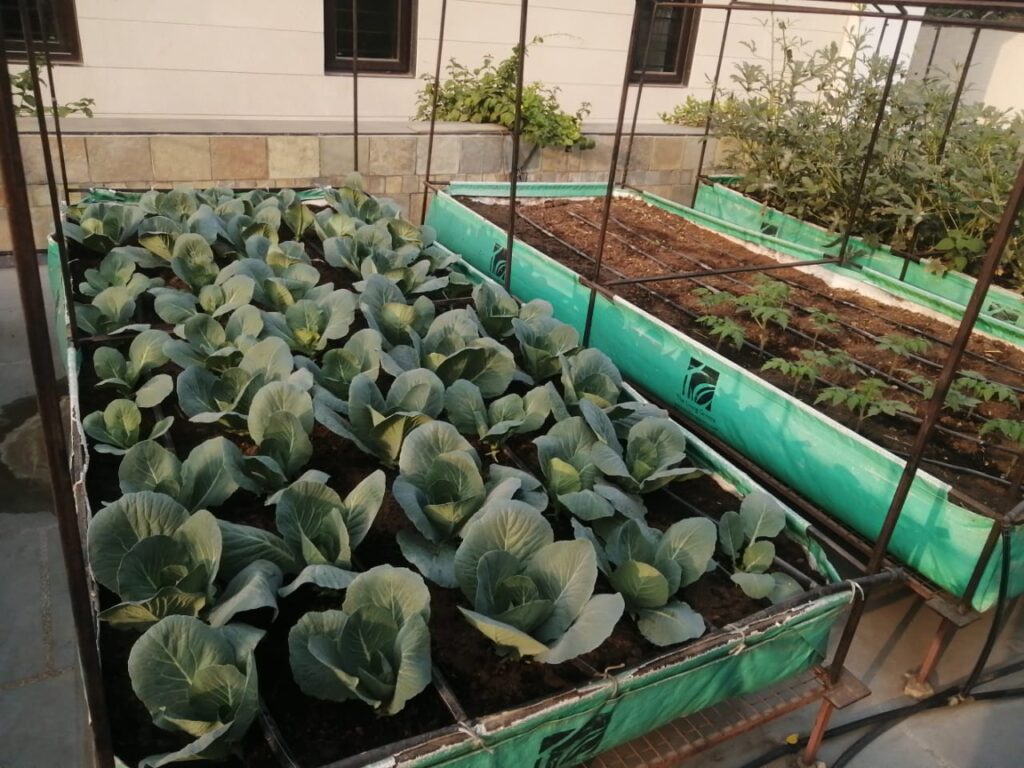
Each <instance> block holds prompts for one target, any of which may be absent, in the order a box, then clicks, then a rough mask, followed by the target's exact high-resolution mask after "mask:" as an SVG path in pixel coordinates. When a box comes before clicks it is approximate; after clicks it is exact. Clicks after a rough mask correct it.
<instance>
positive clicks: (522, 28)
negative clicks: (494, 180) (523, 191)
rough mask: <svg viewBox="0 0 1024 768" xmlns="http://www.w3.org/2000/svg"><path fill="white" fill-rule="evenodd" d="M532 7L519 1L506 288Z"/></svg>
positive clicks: (513, 232)
mask: <svg viewBox="0 0 1024 768" xmlns="http://www.w3.org/2000/svg"><path fill="white" fill-rule="evenodd" d="M529 9H530V2H529V0H521V1H520V3H519V45H518V47H517V48H516V51H517V53H518V56H519V59H518V61H517V62H516V109H515V116H514V117H513V118H512V168H511V170H510V171H509V179H508V185H509V186H508V237H507V239H506V241H505V274H504V275H503V276H502V281H503V283H504V285H505V290H506V291H510V290H511V286H512V248H513V247H514V246H515V241H516V195H517V193H518V191H519V140H520V138H521V136H522V129H523V126H522V122H523V77H524V76H525V72H526V16H527V12H528V11H529Z"/></svg>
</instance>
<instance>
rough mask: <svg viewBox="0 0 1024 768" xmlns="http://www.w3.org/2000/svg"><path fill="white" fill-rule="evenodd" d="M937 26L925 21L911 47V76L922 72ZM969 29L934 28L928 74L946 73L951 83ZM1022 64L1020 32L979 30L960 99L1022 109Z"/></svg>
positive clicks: (1023, 45) (963, 55) (1023, 36)
mask: <svg viewBox="0 0 1024 768" xmlns="http://www.w3.org/2000/svg"><path fill="white" fill-rule="evenodd" d="M937 30H938V27H936V26H934V25H931V24H926V25H924V27H923V28H922V30H921V34H920V36H919V37H918V40H917V46H916V47H915V49H914V58H913V61H912V63H911V67H910V71H911V76H916V77H920V76H922V75H923V74H924V72H925V68H926V65H927V63H928V57H929V55H930V53H931V49H932V44H933V42H934V41H935V35H936V32H937ZM972 34H973V31H972V30H970V29H966V28H957V27H944V28H943V29H942V30H941V32H938V35H939V39H938V43H937V44H936V45H935V55H934V57H933V58H932V64H931V68H930V69H929V70H928V72H929V76H931V77H939V76H945V77H948V78H949V80H950V82H951V83H953V84H955V83H956V82H957V81H958V79H959V77H960V70H961V68H962V67H963V63H964V61H965V60H966V58H967V50H968V48H969V47H970V44H971V36H972ZM1022 67H1024V33H1020V32H1000V31H997V30H990V29H987V30H982V32H981V33H980V35H979V37H978V45H977V47H976V49H975V52H974V57H973V59H972V60H971V69H970V71H969V72H968V74H967V84H966V86H965V88H964V99H965V100H967V101H983V102H985V103H987V104H991V105H992V106H995V107H998V108H1000V109H1013V110H1021V109H1024V87H1022V86H1021V81H1020V80H1019V78H1020V71H1021V68H1022Z"/></svg>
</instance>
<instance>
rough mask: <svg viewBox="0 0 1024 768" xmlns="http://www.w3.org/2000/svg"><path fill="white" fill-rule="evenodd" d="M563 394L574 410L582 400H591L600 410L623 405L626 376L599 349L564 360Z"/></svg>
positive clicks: (589, 349) (584, 350)
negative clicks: (621, 397) (622, 397)
mask: <svg viewBox="0 0 1024 768" xmlns="http://www.w3.org/2000/svg"><path fill="white" fill-rule="evenodd" d="M561 362H562V390H563V392H564V395H565V402H566V404H567V405H569V406H570V407H574V406H577V405H578V404H579V402H580V401H581V400H590V401H591V402H593V403H594V404H595V405H597V406H599V407H600V408H608V407H610V406H612V405H615V403H617V402H618V401H619V395H620V393H621V391H622V374H621V373H619V369H618V368H616V367H615V363H613V362H612V361H611V360H610V359H609V358H608V356H607V355H606V354H605V353H604V352H602V351H601V350H599V349H594V348H593V347H588V348H587V349H581V350H580V351H579V352H577V353H576V354H575V355H573V356H572V357H565V356H563V357H562V358H561Z"/></svg>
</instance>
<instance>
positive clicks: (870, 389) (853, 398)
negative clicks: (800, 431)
mask: <svg viewBox="0 0 1024 768" xmlns="http://www.w3.org/2000/svg"><path fill="white" fill-rule="evenodd" d="M888 389H890V387H889V386H888V385H887V384H886V383H885V382H884V381H882V380H881V379H863V380H862V381H859V382H857V384H855V385H854V386H853V387H829V388H827V389H825V390H823V391H822V392H821V394H819V395H818V397H817V399H816V400H815V401H814V404H815V405H817V404H818V403H828V404H829V405H838V406H843V407H844V408H846V409H847V410H849V411H850V412H852V413H853V414H854V415H856V417H857V425H856V426H855V427H854V431H856V432H860V429H861V426H862V425H863V424H864V420H865V419H870V418H872V417H874V416H877V415H879V414H885V415H886V416H895V415H896V414H898V413H905V414H908V415H909V414H912V413H913V412H914V409H913V408H911V407H910V406H909V405H907V404H906V403H905V402H903V401H902V400H894V399H890V398H887V397H886V396H885V393H886V390H888Z"/></svg>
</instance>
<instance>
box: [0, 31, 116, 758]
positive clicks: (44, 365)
mask: <svg viewBox="0 0 1024 768" xmlns="http://www.w3.org/2000/svg"><path fill="white" fill-rule="evenodd" d="M0 148H2V149H3V152H2V153H0V173H2V178H3V184H4V188H5V190H6V193H7V220H8V223H9V225H10V232H11V240H12V244H13V246H14V262H15V266H16V268H17V273H18V289H19V292H20V296H21V309H22V313H23V315H24V318H25V335H26V338H27V340H28V345H29V357H30V360H31V364H32V376H33V379H34V381H35V387H36V399H37V401H38V403H39V417H40V420H41V422H42V427H43V434H44V436H45V438H46V458H47V462H48V464H49V472H50V491H51V493H52V495H53V503H54V510H55V512H56V516H57V525H58V530H59V532H60V543H61V550H62V552H63V555H64V566H65V568H66V570H67V580H68V589H69V591H70V593H71V612H72V615H73V617H74V621H75V635H76V640H77V646H78V657H79V663H80V664H81V668H82V680H83V687H84V689H85V698H86V704H87V706H88V709H89V724H90V728H91V733H92V746H93V755H94V758H93V759H94V764H95V765H96V766H97V768H112V766H113V763H114V757H113V749H112V746H111V741H110V728H109V720H108V713H107V706H106V700H105V696H104V690H103V676H102V671H101V668H100V658H99V648H98V646H97V638H96V626H95V624H94V623H93V613H92V603H91V596H90V594H89V587H88V583H87V572H86V562H85V553H84V551H83V547H82V539H81V535H80V533H79V529H78V519H77V516H76V514H75V505H74V501H73V489H72V484H71V471H70V466H69V455H68V451H67V443H66V441H65V439H64V423H63V419H62V418H61V413H60V393H59V392H58V391H57V379H56V371H55V370H54V365H53V356H52V352H51V348H50V334H49V329H48V324H47V321H46V311H45V309H44V307H45V304H44V301H43V289H42V285H41V283H40V279H39V265H38V264H37V262H36V246H35V239H34V236H33V232H32V217H31V209H30V207H29V201H28V189H27V187H26V185H25V167H24V164H23V162H22V158H21V146H20V144H19V140H18V125H17V120H16V117H15V114H14V101H13V99H12V97H11V82H10V76H9V73H8V70H7V52H6V50H4V48H3V46H0ZM67 300H68V302H70V301H71V300H72V297H70V296H69V297H67ZM57 332H58V333H60V332H62V329H57Z"/></svg>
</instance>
